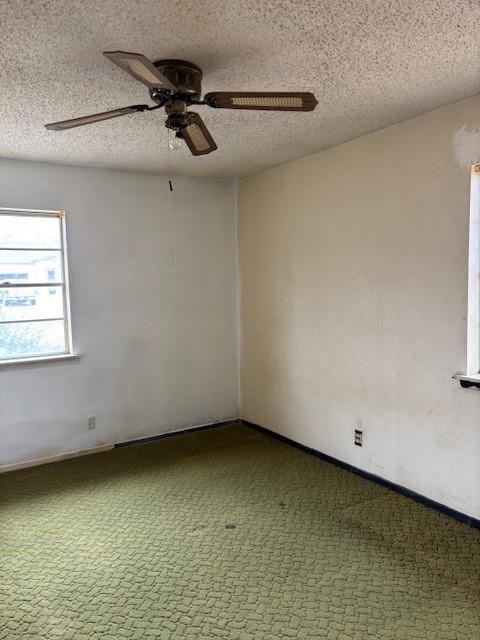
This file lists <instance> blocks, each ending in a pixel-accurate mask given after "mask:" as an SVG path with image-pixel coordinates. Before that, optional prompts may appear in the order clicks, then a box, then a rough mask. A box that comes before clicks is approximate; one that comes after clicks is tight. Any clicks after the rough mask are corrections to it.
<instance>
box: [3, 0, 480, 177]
mask: <svg viewBox="0 0 480 640" xmlns="http://www.w3.org/2000/svg"><path fill="white" fill-rule="evenodd" d="M0 43H1V45H0V52H1V53H0V57H1V64H0V114H1V115H0V156H3V157H9V158H25V159H33V160H44V161H53V162H62V163H71V164H84V165H89V166H101V167H114V168H122V169H134V170H138V171H151V172H159V173H164V172H166V171H167V170H168V151H167V131H166V129H165V128H164V127H163V111H161V110H158V111H154V112H152V113H138V114H133V115H129V116H125V117H123V118H118V119H116V120H110V121H107V122H102V123H99V124H93V125H91V126H85V127H80V128H78V129H73V130H71V131H67V132H48V131H46V130H45V129H44V128H43V124H44V123H47V122H52V121H55V120H63V119H66V118H72V117H76V116H82V115H87V114H90V113H95V112H97V111H105V110H109V109H114V108H116V107H123V106H127V105H129V104H136V103H143V102H146V101H148V100H147V99H148V92H147V89H146V88H145V87H144V86H143V85H142V84H140V83H139V82H136V81H135V80H134V79H133V78H131V77H130V76H129V75H128V74H126V73H125V72H123V71H122V70H121V69H119V68H118V67H116V66H115V65H113V64H112V63H111V62H109V61H108V60H107V59H106V58H104V57H103V56H102V55H101V53H102V51H105V50H115V49H122V50H126V51H136V52H140V53H143V54H145V55H146V56H147V57H149V58H151V59H158V58H183V59H186V60H190V61H192V62H195V63H196V64H198V65H200V66H201V67H202V68H203V71H204V82H203V88H204V91H205V92H206V91H214V90H215V91H227V90H231V91H235V90H236V91H238V90H245V91H256V90H269V91H279V90H286V91H313V92H314V93H315V95H316V96H317V99H318V101H319V105H318V107H317V109H316V111H314V112H313V113H269V112H255V111H227V110H214V109H209V108H208V107H199V108H198V111H199V112H200V113H201V115H202V116H203V117H204V120H205V121H206V123H207V125H208V127H209V128H210V130H211V132H212V134H213V136H214V138H215V140H216V142H217V144H218V147H219V148H218V151H215V152H214V153H212V154H210V155H208V156H203V157H196V158H194V157H191V156H190V154H189V152H188V151H187V150H186V149H185V148H183V149H181V150H180V151H176V152H172V168H173V172H174V173H176V174H185V175H193V176H196V175H198V176H210V177H234V176H245V175H247V174H250V173H254V172H256V171H258V170H260V169H264V168H267V167H271V166H274V165H277V164H280V163H282V162H286V161H288V160H291V159H294V158H298V157H301V156H304V155H307V154H309V153H313V152H316V151H319V150H321V149H324V148H326V147H330V146H332V145H335V144H338V143H340V142H343V141H346V140H349V139H351V138H354V137H356V136H359V135H362V134H364V133H367V132H369V131H373V130H375V129H379V128H381V127H384V126H386V125H388V124H392V123H394V122H399V121H401V120H404V119H406V118H409V117H411V116H414V115H416V114H419V113H422V112H425V111H428V110H429V109H432V108H435V107H438V106H440V105H443V104H447V103H449V102H453V101H455V100H459V99H461V98H463V97H466V96H470V95H474V94H476V93H479V92H480V73H479V72H480V2H479V0H349V1H346V0H322V1H319V0H303V1H302V0H299V1H295V0H264V1H262V0H197V1H196V2H192V1H191V0H168V1H162V0H160V1H159V0H30V1H27V0H0ZM479 116H480V114H479Z"/></svg>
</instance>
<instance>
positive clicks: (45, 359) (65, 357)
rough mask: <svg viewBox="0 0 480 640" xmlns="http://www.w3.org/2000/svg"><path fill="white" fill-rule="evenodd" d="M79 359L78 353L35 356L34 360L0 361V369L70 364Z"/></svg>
mask: <svg viewBox="0 0 480 640" xmlns="http://www.w3.org/2000/svg"><path fill="white" fill-rule="evenodd" d="M79 359H80V354H78V353H59V354H58V355H54V356H37V357H35V358H17V359H13V358H12V360H0V369H3V368H4V367H5V368H7V367H22V366H29V367H30V366H32V365H42V364H47V363H49V362H52V363H59V364H61V363H62V362H70V361H72V360H79Z"/></svg>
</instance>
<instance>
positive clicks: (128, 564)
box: [0, 426, 480, 640]
mask: <svg viewBox="0 0 480 640" xmlns="http://www.w3.org/2000/svg"><path fill="white" fill-rule="evenodd" d="M0 491H1V493H0V496H1V498H0V638H1V639H2V640H3V639H7V638H8V640H18V639H20V638H21V639H22V640H23V639H26V638H28V639H29V640H34V639H36V638H45V639H47V638H48V640H52V639H55V638H65V639H71V640H87V639H88V640H92V639H94V638H95V639H98V640H122V639H132V640H133V639H135V640H143V639H145V640H147V639H148V640H181V639H182V638H188V639H193V638H205V639H209V640H215V639H221V638H228V639H232V640H233V639H238V640H279V639H281V638H286V639H289V638H309V639H313V638H322V639H323V638H326V639H327V640H346V639H347V638H348V639H354V640H363V639H365V640H367V639H368V640H379V639H383V638H394V639H398V640H400V639H401V640H426V639H429V640H430V639H431V640H450V639H452V638H461V639H462V640H476V639H477V638H480V535H479V532H478V531H477V530H475V529H473V528H470V527H468V526H466V525H462V524H459V523H457V522H455V521H453V520H451V519H449V518H448V517H446V516H444V515H441V514H438V513H436V512H434V511H432V510H430V509H427V508H425V507H422V506H420V505H418V504H416V503H414V502H412V501H410V500H408V499H407V498H403V497H401V496H399V495H397V494H395V493H393V492H391V491H389V490H388V489H384V488H382V487H379V486H377V485H375V484H373V483H371V482H369V481H367V480H364V479H362V478H359V477H357V476H354V475H352V474H350V473H348V472H346V471H343V470H341V469H338V468H336V467H335V466H332V465H330V464H328V463H326V462H322V461H320V460H318V459H317V458H315V457H313V456H310V455H308V454H306V453H303V452H301V451H299V450H296V449H294V448H292V447H290V446H289V445H286V444H284V443H281V442H278V441H276V440H274V439H272V438H269V437H268V436H265V435H263V434H260V433H257V432H255V431H253V430H251V429H249V428H248V427H245V426H228V427H223V428H219V429H212V430H208V431H203V432H197V433H191V434H185V435H182V436H178V437H173V438H169V439H166V440H162V441H160V442H157V443H155V444H147V445H143V446H136V447H129V448H125V449H117V450H114V451H111V452H107V453H103V454H98V455H92V456H88V457H83V458H77V459H74V460H68V461H65V462H60V463H55V464H50V465H46V466H43V467H36V468H32V469H26V470H23V471H17V472H14V473H9V474H4V475H3V476H2V477H1V478H0Z"/></svg>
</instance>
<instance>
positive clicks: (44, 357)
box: [0, 207, 78, 365]
mask: <svg viewBox="0 0 480 640" xmlns="http://www.w3.org/2000/svg"><path fill="white" fill-rule="evenodd" d="M3 215H12V216H26V217H30V218H34V217H37V216H38V217H44V218H51V217H56V218H59V221H60V248H58V249H57V248H55V249H50V248H48V247H46V248H38V249H37V248H35V249H31V248H29V247H18V248H17V247H15V248H10V247H8V248H6V247H0V250H2V249H4V250H5V249H7V250H12V251H15V250H17V251H22V250H23V251H53V250H54V251H58V253H59V254H60V264H61V269H62V282H51V281H50V282H47V283H33V282H32V283H18V284H14V283H9V284H8V285H6V284H0V289H7V288H10V289H13V288H18V289H20V288H25V287H53V286H55V287H61V290H62V302H63V318H62V320H63V328H64V336H65V351H59V352H54V353H42V354H31V355H22V356H12V357H8V358H1V359H0V365H14V364H21V363H22V362H27V363H30V362H32V363H34V362H42V361H51V360H63V359H68V358H76V357H78V356H76V355H75V353H74V351H73V338H72V318H71V311H70V282H69V273H68V250H67V229H66V214H65V211H64V210H63V209H60V210H58V211H57V210H50V209H19V208H11V207H0V218H1V217H2V216H3ZM45 320H55V318H44V319H35V320H29V322H42V321H43V322H44V321H45ZM13 322H15V321H13ZM19 322H22V321H19ZM0 324H6V322H0Z"/></svg>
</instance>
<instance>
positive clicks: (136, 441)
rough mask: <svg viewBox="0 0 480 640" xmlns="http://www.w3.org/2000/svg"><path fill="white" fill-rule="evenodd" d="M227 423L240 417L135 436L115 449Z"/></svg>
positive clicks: (120, 443)
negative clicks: (153, 434)
mask: <svg viewBox="0 0 480 640" xmlns="http://www.w3.org/2000/svg"><path fill="white" fill-rule="evenodd" d="M229 424H240V419H239V418H231V419H230V420H222V421H221V422H206V423H205V424H198V425H195V426H193V427H185V428H184V429H176V430H175V431H167V432H166V433H159V434H158V435H156V436H145V437H144V438H135V439H133V440H125V441H123V442H117V443H115V445H114V446H115V448H116V449H118V448H121V447H134V446H136V445H138V444H147V443H148V442H155V441H156V440H164V439H165V438H172V437H173V436H180V435H182V433H193V432H194V431H205V430H207V429H215V428H216V427H226V426H227V425H229Z"/></svg>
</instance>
